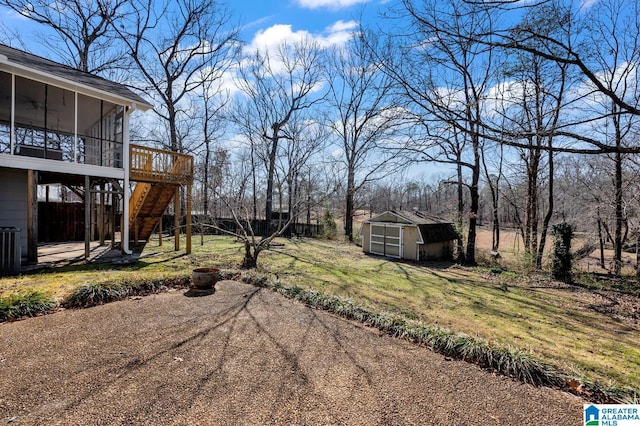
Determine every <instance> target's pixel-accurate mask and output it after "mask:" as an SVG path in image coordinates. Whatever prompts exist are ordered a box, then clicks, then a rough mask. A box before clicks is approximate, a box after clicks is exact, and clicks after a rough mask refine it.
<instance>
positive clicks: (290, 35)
mask: <svg viewBox="0 0 640 426" xmlns="http://www.w3.org/2000/svg"><path fill="white" fill-rule="evenodd" d="M388 2H389V0H280V1H270V0H249V1H248V0H236V1H227V2H226V4H227V6H228V8H229V9H230V11H231V12H232V13H233V15H234V17H235V18H236V19H237V21H238V22H239V23H240V24H241V25H242V26H243V32H242V38H243V40H244V41H245V42H247V43H249V44H251V43H252V42H261V43H266V44H269V45H275V44H277V43H278V42H279V41H283V40H295V39H299V38H301V37H303V36H311V37H313V38H314V39H318V40H319V41H320V42H321V43H328V44H339V43H341V42H342V41H343V40H344V39H345V38H346V34H347V32H348V31H352V30H354V29H355V26H356V24H357V23H358V21H359V20H360V18H361V17H363V18H364V20H365V21H366V22H369V23H370V22H372V21H373V20H376V19H377V17H378V12H379V10H380V9H381V7H385V6H386V3H388ZM3 26H4V27H6V28H8V29H9V30H10V31H17V32H18V34H19V36H20V37H19V39H16V38H12V37H9V36H7V35H6V34H4V33H3V32H2V29H1V28H0V42H3V43H6V44H10V45H11V46H13V47H17V48H24V49H26V50H29V51H30V52H32V53H35V54H38V55H42V56H45V57H50V56H51V52H47V51H46V50H45V49H44V47H43V46H42V44H41V43H38V41H37V39H36V37H34V34H36V33H42V32H43V31H44V28H43V27H42V26H38V25H37V24H34V23H33V22H30V21H29V20H27V19H25V18H24V17H21V16H19V15H18V14H17V13H15V12H13V11H11V10H9V9H8V8H6V7H2V8H0V27H3ZM51 59H54V60H56V59H57V58H54V57H51Z"/></svg>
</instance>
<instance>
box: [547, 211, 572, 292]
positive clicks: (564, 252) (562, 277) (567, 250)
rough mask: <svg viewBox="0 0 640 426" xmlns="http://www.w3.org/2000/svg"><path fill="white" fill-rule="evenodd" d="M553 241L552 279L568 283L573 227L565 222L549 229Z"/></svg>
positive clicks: (569, 278)
mask: <svg viewBox="0 0 640 426" xmlns="http://www.w3.org/2000/svg"><path fill="white" fill-rule="evenodd" d="M551 233H552V234H553V236H554V238H555V240H554V243H553V266H552V270H551V271H552V272H551V273H552V276H553V278H554V279H556V280H559V281H563V282H566V283H570V282H571V281H572V277H571V239H572V238H573V226H571V225H569V224H568V223H566V222H562V223H558V224H556V225H553V227H552V228H551Z"/></svg>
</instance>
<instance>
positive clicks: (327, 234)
mask: <svg viewBox="0 0 640 426" xmlns="http://www.w3.org/2000/svg"><path fill="white" fill-rule="evenodd" d="M337 235H338V227H337V226H336V218H335V217H334V216H333V214H332V213H331V210H329V209H326V210H325V211H324V215H322V237H323V238H326V239H329V240H334V239H335V238H336V236H337Z"/></svg>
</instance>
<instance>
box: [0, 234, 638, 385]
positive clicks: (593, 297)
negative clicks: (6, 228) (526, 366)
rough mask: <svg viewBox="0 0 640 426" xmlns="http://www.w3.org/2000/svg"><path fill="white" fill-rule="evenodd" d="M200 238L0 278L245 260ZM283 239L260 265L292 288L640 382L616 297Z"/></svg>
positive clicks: (77, 280)
mask: <svg viewBox="0 0 640 426" xmlns="http://www.w3.org/2000/svg"><path fill="white" fill-rule="evenodd" d="M199 242H200V239H199V237H196V238H194V247H193V248H194V250H193V251H194V253H193V254H192V255H190V256H185V255H184V254H183V252H173V251H171V250H172V248H173V246H172V244H170V243H168V244H167V243H165V244H164V246H162V247H158V246H157V243H154V242H151V243H149V244H148V245H147V248H146V249H145V251H144V252H143V255H142V257H141V260H140V261H139V262H138V263H137V264H135V265H133V266H128V267H118V269H114V266H112V265H110V264H108V265H76V266H68V267H65V268H61V269H56V270H51V271H49V272H44V273H38V274H33V275H25V276H23V277H21V278H17V279H16V278H4V279H0V295H2V294H5V295H6V294H8V293H11V292H14V291H16V290H18V289H37V290H42V291H46V292H49V293H51V294H54V295H55V296H56V297H59V298H62V297H64V296H65V295H66V294H68V293H69V292H70V291H71V290H72V289H73V288H75V287H77V286H79V285H82V284H85V283H89V282H91V283H95V282H108V281H114V280H119V279H125V278H131V277H132V275H133V276H135V277H139V278H145V277H148V278H158V277H165V276H166V277H171V276H177V275H186V274H188V273H189V271H190V269H191V268H192V267H195V266H218V267H222V268H234V267H236V265H237V264H238V263H239V262H240V260H241V257H242V249H243V247H242V246H241V244H239V243H235V242H233V241H232V239H230V238H228V237H207V238H206V239H205V244H204V246H200V244H199ZM282 242H284V246H282V247H274V248H272V249H271V250H268V251H265V252H263V253H261V255H260V258H259V259H258V264H259V268H258V270H259V272H263V273H265V274H268V275H270V276H271V277H272V278H275V276H276V274H277V277H278V278H279V280H280V281H281V282H282V283H283V284H285V285H297V286H299V287H303V288H307V289H314V290H319V291H321V292H323V293H326V294H330V295H336V296H343V297H348V298H350V299H351V300H353V301H354V302H355V303H356V304H360V305H363V306H365V307H368V308H372V309H375V310H380V311H388V312H391V313H396V314H400V315H403V316H405V317H409V318H412V319H417V320H421V321H424V322H425V323H427V324H438V325H439V326H441V327H445V328H448V329H451V330H453V331H455V332H459V333H465V334H468V335H471V336H476V337H481V338H484V339H486V340H489V341H490V342H494V343H497V344H499V345H505V346H513V347H517V348H520V349H524V350H530V351H532V352H533V353H534V354H535V355H536V356H538V357H540V358H543V359H546V360H548V361H551V362H553V363H555V364H557V365H559V366H560V367H562V368H563V369H565V370H567V371H575V372H577V373H578V374H580V375H583V376H586V377H588V378H590V379H591V380H598V381H600V382H602V383H603V384H605V385H617V386H621V385H622V386H632V387H635V388H638V387H640V327H639V326H638V324H637V321H636V320H634V319H632V318H623V317H620V316H619V315H607V314H603V313H599V311H600V312H603V310H602V309H597V308H598V307H599V306H604V305H605V304H606V303H609V301H607V300H606V299H603V298H602V297H601V296H599V295H597V294H593V293H590V292H588V291H586V290H583V289H580V288H576V287H572V286H567V285H564V284H558V283H554V282H550V281H548V280H547V279H544V278H541V277H534V278H525V277H522V276H519V275H517V274H515V273H512V272H503V273H501V274H491V273H490V272H489V271H488V270H485V269H482V268H478V269H474V268H462V267H459V266H456V265H449V264H436V263H434V264H424V265H418V264H413V263H403V262H395V261H389V260H386V259H383V258H379V257H371V256H366V255H364V254H363V253H362V251H361V249H360V248H359V247H356V246H353V245H349V244H346V243H339V242H332V241H323V240H311V239H307V240H303V241H297V240H292V241H289V240H282Z"/></svg>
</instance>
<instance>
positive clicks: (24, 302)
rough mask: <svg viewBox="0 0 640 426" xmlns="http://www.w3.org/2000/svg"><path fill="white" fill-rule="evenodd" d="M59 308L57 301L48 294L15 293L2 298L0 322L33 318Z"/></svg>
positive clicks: (0, 299)
mask: <svg viewBox="0 0 640 426" xmlns="http://www.w3.org/2000/svg"><path fill="white" fill-rule="evenodd" d="M57 306H58V303H57V302H56V300H55V299H54V298H53V297H51V296H50V295H48V294H46V293H43V292H40V291H35V290H31V291H25V292H15V293H12V294H10V295H9V296H7V297H0V322H1V321H8V320H16V319H19V318H22V317H33V316H36V315H40V314H43V313H46V312H49V311H51V310H53V309H55V308H56V307H57Z"/></svg>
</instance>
